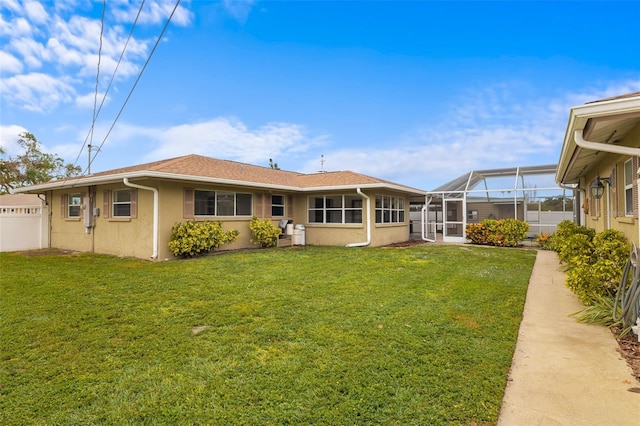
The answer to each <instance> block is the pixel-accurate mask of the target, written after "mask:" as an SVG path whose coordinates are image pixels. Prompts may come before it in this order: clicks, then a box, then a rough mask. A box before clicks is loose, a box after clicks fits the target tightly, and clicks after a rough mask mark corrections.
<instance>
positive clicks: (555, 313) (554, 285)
mask: <svg viewBox="0 0 640 426" xmlns="http://www.w3.org/2000/svg"><path fill="white" fill-rule="evenodd" d="M558 267H559V261H558V258H557V257H556V254H555V253H554V252H551V251H538V255H537V258H536V263H535V265H534V267H533V272H532V275H531V279H530V282H529V289H528V291H527V299H526V302H525V307H524V315H523V318H522V323H521V324H520V332H519V334H518V342H517V344H516V350H515V353H514V356H513V361H512V365H511V372H510V376H509V381H508V383H507V388H506V390H505V395H504V399H503V401H502V410H501V412H500V418H499V420H498V425H501V426H512V425H514V426H520V425H527V426H533V425H567V426H569V425H571V426H574V425H598V426H600V425H617V426H626V425H630V426H638V425H640V394H639V393H633V392H630V391H629V389H630V388H639V387H640V383H638V381H637V380H635V378H634V377H633V376H632V373H631V368H630V367H629V366H628V365H627V364H626V362H625V361H624V359H623V358H622V357H621V355H620V354H619V353H618V352H617V351H616V348H617V347H618V344H617V342H616V340H615V339H614V337H613V335H612V334H611V332H610V331H609V330H608V329H607V328H606V327H601V326H595V325H588V324H581V323H577V322H576V321H575V319H574V318H571V317H569V316H568V315H569V314H570V313H573V312H576V311H579V310H580V309H581V308H582V304H581V303H580V302H579V301H578V299H577V298H576V297H575V296H574V295H573V294H571V292H570V291H569V290H568V289H567V288H566V287H565V285H564V281H565V274H564V273H563V272H560V271H559V270H558Z"/></svg>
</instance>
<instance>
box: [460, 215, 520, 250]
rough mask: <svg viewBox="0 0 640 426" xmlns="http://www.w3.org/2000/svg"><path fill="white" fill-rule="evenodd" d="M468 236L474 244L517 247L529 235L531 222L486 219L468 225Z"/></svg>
mask: <svg viewBox="0 0 640 426" xmlns="http://www.w3.org/2000/svg"><path fill="white" fill-rule="evenodd" d="M465 229H466V234H467V238H468V239H470V240H471V242H472V243H474V244H488V245H492V246H498V247H516V246H517V245H518V243H520V241H522V240H524V239H525V238H526V237H527V231H529V224H528V223H526V222H523V221H521V220H517V219H499V220H496V219H484V220H483V221H481V222H480V223H470V224H468V225H467V227H466V228H465Z"/></svg>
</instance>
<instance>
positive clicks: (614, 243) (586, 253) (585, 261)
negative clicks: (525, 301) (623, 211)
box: [558, 229, 629, 306]
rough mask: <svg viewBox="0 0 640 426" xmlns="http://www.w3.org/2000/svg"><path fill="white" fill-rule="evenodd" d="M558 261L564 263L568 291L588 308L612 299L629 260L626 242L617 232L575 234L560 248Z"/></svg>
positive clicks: (610, 230) (612, 230)
mask: <svg viewBox="0 0 640 426" xmlns="http://www.w3.org/2000/svg"><path fill="white" fill-rule="evenodd" d="M558 257H559V258H560V259H561V260H562V261H563V262H565V263H567V265H568V267H569V270H568V272H567V281H566V285H567V287H568V288H569V289H570V290H571V291H572V292H573V293H574V294H575V295H576V296H578V298H579V299H580V300H581V301H582V303H584V304H585V305H587V306H590V305H593V304H594V303H596V302H597V301H599V300H602V298H607V297H612V296H615V293H616V292H617V289H618V285H619V283H620V279H621V278H622V271H623V268H624V266H625V264H626V262H627V260H628V259H629V242H628V240H627V239H626V237H625V236H624V235H623V234H622V233H621V232H620V231H618V230H615V229H609V230H607V231H604V232H601V233H599V234H596V235H595V236H594V237H593V240H590V239H589V235H587V234H586V233H576V234H573V235H572V236H571V237H569V239H568V241H567V242H566V243H565V244H563V245H562V249H561V250H560V253H559V254H558Z"/></svg>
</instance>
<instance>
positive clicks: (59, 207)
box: [16, 155, 425, 260]
mask: <svg viewBox="0 0 640 426" xmlns="http://www.w3.org/2000/svg"><path fill="white" fill-rule="evenodd" d="M16 192H23V193H31V194H41V195H43V196H44V198H45V199H46V201H47V204H48V205H49V211H50V212H51V214H50V245H51V247H56V248H61V249H69V250H78V251H85V252H96V253H105V254H114V255H118V256H132V257H138V258H143V259H149V258H151V259H153V260H164V259H170V258H172V255H171V253H170V252H169V249H168V243H169V238H170V234H171V228H172V227H173V225H174V224H176V223H178V222H181V221H184V220H187V219H195V220H215V221H220V222H222V224H223V226H224V228H225V230H228V229H236V230H238V231H239V232H240V235H239V239H238V241H236V242H235V243H233V244H230V245H225V246H223V248H225V249H237V248H245V247H255V246H254V245H253V244H252V243H251V242H250V239H251V232H250V230H249V222H250V220H251V217H252V216H257V217H260V218H269V219H271V220H272V221H273V222H274V224H276V225H278V224H280V223H281V221H282V220H285V219H286V220H290V221H292V222H293V224H300V225H304V232H305V238H304V241H305V243H306V244H311V245H351V246H364V245H371V246H381V245H386V244H390V243H395V242H401V241H406V240H408V239H409V236H410V235H409V232H410V227H409V213H408V212H409V202H410V199H411V198H412V197H413V198H414V199H419V200H424V195H425V192H424V191H421V190H419V189H415V188H411V187H407V186H404V185H400V184H396V183H393V182H389V181H386V180H382V179H378V178H375V177H370V176H365V175H362V174H358V173H354V172H350V171H339V172H323V173H314V174H303V173H297V172H290V171H284V170H277V169H272V168H269V167H260V166H255V165H250V164H244V163H239V162H234V161H227V160H219V159H215V158H209V157H204V156H200V155H187V156H183V157H178V158H172V159H168V160H164V161H157V162H153V163H148V164H141V165H137V166H132V167H125V168H121V169H116V170H109V171H106V172H101V173H95V174H92V175H90V176H82V177H77V178H72V179H66V180H61V181H54V182H48V183H44V184H39V185H34V186H30V187H25V188H20V189H18V190H16Z"/></svg>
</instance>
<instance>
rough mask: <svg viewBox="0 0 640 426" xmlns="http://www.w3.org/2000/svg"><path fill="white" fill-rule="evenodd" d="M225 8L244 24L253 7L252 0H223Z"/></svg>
mask: <svg viewBox="0 0 640 426" xmlns="http://www.w3.org/2000/svg"><path fill="white" fill-rule="evenodd" d="M223 4H224V7H225V9H227V11H228V12H229V13H230V14H231V16H233V18H234V19H235V20H236V21H238V22H240V23H241V24H244V23H245V22H246V21H247V18H248V17H249V14H250V13H251V9H253V5H254V4H255V1H254V0H224V2H223Z"/></svg>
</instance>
